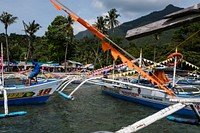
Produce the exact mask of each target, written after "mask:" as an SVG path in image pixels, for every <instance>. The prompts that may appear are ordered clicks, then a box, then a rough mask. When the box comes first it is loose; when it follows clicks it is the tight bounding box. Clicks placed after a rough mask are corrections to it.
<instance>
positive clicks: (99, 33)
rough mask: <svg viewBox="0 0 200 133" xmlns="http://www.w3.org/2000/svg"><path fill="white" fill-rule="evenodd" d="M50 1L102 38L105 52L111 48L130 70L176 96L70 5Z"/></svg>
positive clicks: (114, 55)
mask: <svg viewBox="0 0 200 133" xmlns="http://www.w3.org/2000/svg"><path fill="white" fill-rule="evenodd" d="M50 1H51V2H52V4H53V5H54V6H55V8H56V9H57V10H63V11H64V12H66V13H67V14H69V15H70V16H71V18H72V19H73V20H74V21H78V22H79V23H80V24H82V25H83V26H84V27H86V28H87V29H88V30H89V31H91V32H92V33H93V34H94V35H96V36H97V37H98V38H99V39H101V40H102V48H103V50H104V52H105V51H107V50H111V54H112V56H113V58H114V60H116V59H117V58H118V57H120V58H121V60H122V62H123V63H127V64H128V67H129V69H130V70H132V69H133V67H134V68H135V69H136V70H137V71H138V72H139V73H141V74H142V75H143V76H144V77H146V78H147V79H148V80H150V81H151V82H152V83H153V84H154V83H156V84H157V85H158V86H159V87H160V88H162V89H163V90H165V92H167V93H168V94H169V95H171V96H172V98H174V93H173V92H172V91H171V90H169V89H168V88H167V87H166V86H164V85H163V84H161V83H159V82H158V81H157V80H155V79H154V78H152V77H151V76H150V75H149V74H148V73H146V72H144V71H143V70H142V69H141V68H140V67H138V66H137V65H135V64H134V63H132V62H131V61H130V60H129V59H128V58H126V57H125V56H124V55H123V54H121V53H120V52H119V51H117V50H116V49H115V48H114V47H113V46H111V45H110V44H112V45H114V46H115V47H117V48H118V49H120V50H121V51H123V52H124V53H125V54H127V55H128V56H129V57H131V58H132V59H134V57H133V56H132V55H130V54H129V53H128V52H126V51H125V50H124V49H122V48H121V47H119V46H118V45H117V44H116V43H114V42H113V41H112V40H110V39H109V38H108V37H107V36H106V35H104V34H103V33H101V32H100V31H99V30H98V29H97V28H96V27H94V26H91V25H90V24H89V23H87V22H86V21H84V20H83V19H82V18H80V17H79V16H78V15H76V14H75V13H73V12H72V11H71V10H70V9H69V8H68V7H66V6H65V5H64V4H62V3H61V2H60V1H59V0H55V1H56V2H57V3H58V4H59V5H58V4H57V3H56V2H55V1H54V0H50ZM109 43H110V44H109Z"/></svg>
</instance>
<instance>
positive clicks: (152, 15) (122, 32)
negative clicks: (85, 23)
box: [75, 4, 183, 39]
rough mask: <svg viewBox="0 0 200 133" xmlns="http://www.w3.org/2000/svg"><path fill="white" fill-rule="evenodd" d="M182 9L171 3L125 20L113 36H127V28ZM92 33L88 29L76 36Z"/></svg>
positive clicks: (144, 23)
mask: <svg viewBox="0 0 200 133" xmlns="http://www.w3.org/2000/svg"><path fill="white" fill-rule="evenodd" d="M181 9H183V8H179V7H175V6H173V5H171V4H170V5H168V6H167V7H165V9H163V10H161V11H154V12H152V13H150V14H148V15H146V16H142V17H140V18H138V19H135V20H132V21H129V22H125V23H123V24H121V25H119V26H117V27H115V29H114V34H113V35H112V36H115V37H122V38H125V35H126V32H127V30H129V29H133V28H136V27H139V26H143V25H146V24H149V23H152V22H155V21H158V20H161V19H163V17H164V16H165V15H168V14H170V13H172V12H175V11H179V10H181ZM92 35H93V34H92V33H91V32H90V31H88V30H86V31H82V32H79V33H78V34H77V35H76V36H75V37H76V39H81V38H83V37H84V36H92Z"/></svg>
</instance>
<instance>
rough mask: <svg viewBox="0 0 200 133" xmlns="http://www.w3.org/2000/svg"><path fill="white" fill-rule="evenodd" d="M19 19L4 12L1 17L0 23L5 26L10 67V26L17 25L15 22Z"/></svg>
mask: <svg viewBox="0 0 200 133" xmlns="http://www.w3.org/2000/svg"><path fill="white" fill-rule="evenodd" d="M16 19H17V17H13V15H12V14H9V13H7V12H3V13H2V14H1V16H0V21H1V22H2V23H3V24H4V26H5V27H4V28H5V38H6V51H7V62H8V67H9V62H10V59H9V49H8V26H9V25H11V24H13V23H15V20H16Z"/></svg>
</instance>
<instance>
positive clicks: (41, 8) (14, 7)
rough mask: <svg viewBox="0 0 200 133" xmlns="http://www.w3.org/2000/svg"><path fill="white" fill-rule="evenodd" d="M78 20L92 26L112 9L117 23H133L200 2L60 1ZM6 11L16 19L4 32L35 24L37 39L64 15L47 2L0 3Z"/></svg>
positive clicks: (78, 27)
mask: <svg viewBox="0 0 200 133" xmlns="http://www.w3.org/2000/svg"><path fill="white" fill-rule="evenodd" d="M60 2H62V3H63V4H64V5H66V6H67V7H68V8H69V9H71V10H72V11H73V12H75V13H76V14H77V15H78V16H79V17H81V18H82V19H84V20H85V21H87V22H89V23H90V24H94V23H95V22H96V21H97V17H98V16H102V15H106V13H107V12H108V11H109V10H111V9H113V8H115V9H117V13H118V14H120V17H119V18H118V21H119V22H120V24H122V23H123V22H128V21H131V20H135V19H137V18H139V17H141V16H145V15H147V14H149V13H151V12H153V11H159V10H163V9H164V8H165V7H166V6H167V5H169V4H173V5H174V6H177V7H182V8H187V7H190V6H193V5H195V4H198V3H200V1H199V0H60ZM3 12H8V13H9V14H12V15H13V16H15V17H18V19H17V20H16V23H14V24H12V25H10V26H9V27H8V33H17V34H25V33H24V31H23V23H22V21H25V23H27V24H28V23H31V22H33V20H35V22H36V23H38V24H40V25H41V26H42V28H41V29H39V30H38V31H37V32H36V35H37V36H43V35H44V34H45V31H47V28H48V26H49V25H50V24H51V22H52V21H53V20H54V19H55V18H56V16H58V15H63V16H68V15H67V14H66V13H65V12H63V11H58V10H56V9H55V8H54V6H53V5H52V4H51V2H50V0H0V15H1V14H2V13H3ZM73 27H74V34H77V33H78V32H80V31H83V30H86V29H85V28H84V27H83V26H82V25H80V24H79V23H78V22H75V23H74V24H73ZM3 32H4V25H3V24H2V23H0V33H3Z"/></svg>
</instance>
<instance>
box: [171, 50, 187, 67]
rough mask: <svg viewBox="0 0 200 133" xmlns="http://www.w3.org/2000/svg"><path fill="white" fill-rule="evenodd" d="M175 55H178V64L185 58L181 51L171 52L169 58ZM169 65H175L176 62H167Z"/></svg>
mask: <svg viewBox="0 0 200 133" xmlns="http://www.w3.org/2000/svg"><path fill="white" fill-rule="evenodd" d="M173 57H177V61H176V65H177V64H179V63H180V62H181V59H182V58H183V55H182V54H181V53H177V52H176V53H172V54H170V55H169V56H168V57H167V59H170V58H173ZM167 65H168V66H174V63H172V62H168V63H167Z"/></svg>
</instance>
